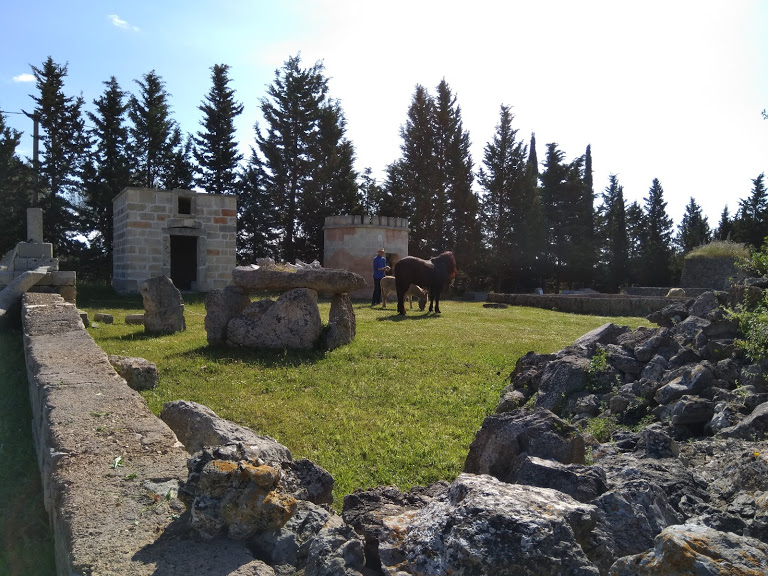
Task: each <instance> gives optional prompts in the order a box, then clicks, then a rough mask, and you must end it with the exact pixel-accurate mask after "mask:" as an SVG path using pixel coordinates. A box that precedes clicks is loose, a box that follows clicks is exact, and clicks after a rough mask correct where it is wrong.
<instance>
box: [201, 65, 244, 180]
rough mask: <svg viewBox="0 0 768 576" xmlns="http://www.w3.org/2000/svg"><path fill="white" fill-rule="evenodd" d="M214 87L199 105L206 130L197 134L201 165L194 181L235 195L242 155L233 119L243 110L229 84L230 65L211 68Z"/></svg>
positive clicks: (202, 122)
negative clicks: (238, 146)
mask: <svg viewBox="0 0 768 576" xmlns="http://www.w3.org/2000/svg"><path fill="white" fill-rule="evenodd" d="M211 81H212V86H211V89H210V91H209V92H208V94H207V96H206V98H205V100H204V101H203V102H202V103H201V104H200V106H198V107H197V108H198V110H200V111H201V112H202V113H203V119H202V120H201V121H200V125H201V126H202V127H203V130H200V131H198V132H197V135H196V136H195V137H194V144H195V148H194V155H195V160H196V161H197V165H198V174H197V176H196V178H195V183H196V184H197V185H198V186H199V187H200V188H202V189H203V190H205V191H206V192H209V193H211V194H234V193H235V183H236V180H237V174H238V166H239V164H240V161H241V160H242V159H243V155H242V154H241V153H240V152H238V149H237V140H236V138H235V125H234V120H235V118H236V117H237V116H239V115H240V114H242V113H243V105H242V104H240V103H238V102H237V101H235V91H234V90H232V89H231V88H230V87H229V83H230V79H229V66H227V65H226V64H216V65H214V66H213V68H211Z"/></svg>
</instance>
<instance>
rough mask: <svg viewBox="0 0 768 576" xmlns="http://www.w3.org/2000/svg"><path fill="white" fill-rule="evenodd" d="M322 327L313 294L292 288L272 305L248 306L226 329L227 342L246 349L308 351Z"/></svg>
mask: <svg viewBox="0 0 768 576" xmlns="http://www.w3.org/2000/svg"><path fill="white" fill-rule="evenodd" d="M322 329H323V325H322V322H321V320H320V312H319V310H318V308H317V292H315V291H314V290H311V289H308V288H296V289H294V290H290V291H288V292H285V293H283V294H282V295H280V297H279V298H278V299H277V300H276V301H275V302H272V301H271V300H261V301H259V302H254V303H253V304H251V305H249V306H248V307H247V308H246V309H245V310H244V311H243V313H242V314H241V315H240V316H237V317H236V318H233V319H232V320H231V321H230V322H229V325H228V327H227V342H228V343H229V344H232V345H236V346H245V347H247V348H270V349H276V350H281V349H284V348H291V349H298V350H311V349H312V348H314V347H315V345H316V344H317V341H318V338H319V337H320V334H321V332H322Z"/></svg>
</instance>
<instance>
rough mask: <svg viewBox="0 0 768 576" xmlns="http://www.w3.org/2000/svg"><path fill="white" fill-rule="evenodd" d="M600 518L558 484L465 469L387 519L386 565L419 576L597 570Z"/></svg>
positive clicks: (532, 574) (382, 545)
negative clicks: (440, 490) (410, 509)
mask: <svg viewBox="0 0 768 576" xmlns="http://www.w3.org/2000/svg"><path fill="white" fill-rule="evenodd" d="M598 518H599V513H598V511H597V509H596V508H595V507H594V506H590V505H588V504H582V503H580V502H577V501H576V500H574V499H573V498H571V497H570V496H567V495H565V494H563V493H562V492H558V491H556V490H549V489H547V488H537V487H533V486H522V485H516V484H506V483H504V482H500V481H498V480H496V479H495V478H492V477H490V476H475V475H471V474H461V475H460V476H459V477H458V478H457V479H456V480H455V481H454V482H453V483H452V484H451V486H450V488H449V490H448V493H447V494H446V495H445V496H443V497H441V498H436V499H435V500H433V501H432V502H431V503H429V504H428V505H427V506H425V507H424V508H422V509H420V510H418V511H417V512H415V513H404V514H401V515H399V516H390V517H387V518H385V519H384V527H385V534H384V535H383V537H382V541H381V543H380V549H381V556H382V564H383V566H382V568H383V571H384V573H386V574H412V575H414V576H417V575H418V576H426V575H438V574H494V575H498V576H512V575H518V574H526V575H530V576H538V575H541V576H545V575H546V576H551V575H552V574H569V575H574V576H576V575H578V576H586V575H594V576H597V575H598V574H599V573H600V572H599V570H598V568H597V567H596V566H595V565H594V564H593V563H592V562H591V561H590V560H589V558H588V557H587V554H586V553H585V550H587V549H588V550H590V553H593V554H594V553H595V552H596V551H595V549H594V546H593V544H592V542H591V537H592V532H593V530H594V529H595V527H596V526H597V523H598ZM384 550H387V551H388V552H387V554H386V555H385V554H384ZM385 557H387V558H393V559H394V560H396V561H397V563H396V564H394V565H393V564H384V558H385ZM400 559H402V560H400Z"/></svg>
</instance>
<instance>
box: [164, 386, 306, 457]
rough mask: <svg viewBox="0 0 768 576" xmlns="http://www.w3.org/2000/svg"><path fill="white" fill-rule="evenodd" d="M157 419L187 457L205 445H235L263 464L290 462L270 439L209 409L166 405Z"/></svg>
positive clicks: (189, 404)
mask: <svg viewBox="0 0 768 576" xmlns="http://www.w3.org/2000/svg"><path fill="white" fill-rule="evenodd" d="M160 418H161V419H162V420H163V422H165V423H166V424H167V425H168V427H169V428H170V429H171V430H173V432H174V434H176V437H177V438H178V439H179V441H180V442H181V443H182V444H184V447H185V448H186V450H187V452H189V453H190V454H194V453H195V452H198V451H200V450H202V449H203V448H205V447H209V446H223V445H227V444H237V443H238V442H239V443H242V444H244V445H247V446H249V447H250V448H251V451H252V452H253V453H254V454H255V457H256V458H260V459H261V460H262V461H264V462H267V463H270V464H276V463H282V462H289V461H291V460H293V456H292V455H291V451H290V450H289V449H288V448H286V447H285V446H283V445H282V444H280V443H279V442H278V441H277V440H275V439H274V438H270V437H269V436H262V435H260V434H257V433H256V432H254V431H253V430H251V429H250V428H246V427H245V426H239V425H237V424H235V423H234V422H230V421H229V420H225V419H224V418H220V417H219V416H218V415H217V414H216V413H215V412H214V411H213V410H211V409H210V408H208V407H207V406H203V405H202V404H198V403H197V402H190V401H187V400H174V401H172V402H166V403H165V404H164V405H163V409H162V410H161V411H160Z"/></svg>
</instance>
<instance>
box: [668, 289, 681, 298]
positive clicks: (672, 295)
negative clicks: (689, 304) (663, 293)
mask: <svg viewBox="0 0 768 576" xmlns="http://www.w3.org/2000/svg"><path fill="white" fill-rule="evenodd" d="M675 297H677V298H683V297H685V290H683V289H682V288H670V289H669V292H667V298H675Z"/></svg>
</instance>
